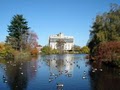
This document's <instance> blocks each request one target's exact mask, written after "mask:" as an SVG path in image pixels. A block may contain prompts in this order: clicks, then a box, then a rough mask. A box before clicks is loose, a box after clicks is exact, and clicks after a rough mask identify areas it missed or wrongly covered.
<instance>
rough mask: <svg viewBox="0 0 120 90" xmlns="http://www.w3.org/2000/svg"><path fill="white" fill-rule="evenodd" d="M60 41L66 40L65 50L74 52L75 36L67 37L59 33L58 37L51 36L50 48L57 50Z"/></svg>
mask: <svg viewBox="0 0 120 90" xmlns="http://www.w3.org/2000/svg"><path fill="white" fill-rule="evenodd" d="M58 40H64V42H65V43H64V46H63V48H64V50H72V47H73V46H74V37H73V36H65V35H64V34H63V33H59V34H56V35H51V36H50V37H49V46H50V47H51V48H52V49H57V41H58Z"/></svg>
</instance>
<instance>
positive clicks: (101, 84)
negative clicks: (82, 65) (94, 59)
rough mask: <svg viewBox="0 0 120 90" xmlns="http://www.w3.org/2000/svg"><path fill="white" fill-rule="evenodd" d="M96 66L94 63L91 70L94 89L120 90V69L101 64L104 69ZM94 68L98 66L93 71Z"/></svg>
mask: <svg viewBox="0 0 120 90" xmlns="http://www.w3.org/2000/svg"><path fill="white" fill-rule="evenodd" d="M95 66H96V65H95V63H94V65H93V67H92V68H91V69H90V71H89V74H90V77H91V79H90V81H91V87H92V90H120V75H119V72H120V70H118V69H114V68H110V67H106V66H101V68H102V69H103V71H100V69H99V68H98V67H95ZM93 68H97V70H96V71H95V72H93V71H92V69H93Z"/></svg>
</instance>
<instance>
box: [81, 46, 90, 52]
mask: <svg viewBox="0 0 120 90" xmlns="http://www.w3.org/2000/svg"><path fill="white" fill-rule="evenodd" d="M89 51H90V50H89V48H88V47H87V46H84V47H82V48H81V53H85V54H89Z"/></svg>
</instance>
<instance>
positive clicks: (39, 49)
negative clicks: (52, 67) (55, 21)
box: [36, 45, 42, 53]
mask: <svg viewBox="0 0 120 90" xmlns="http://www.w3.org/2000/svg"><path fill="white" fill-rule="evenodd" d="M36 48H37V50H38V51H39V53H40V52H41V49H42V46H41V45H37V46H36Z"/></svg>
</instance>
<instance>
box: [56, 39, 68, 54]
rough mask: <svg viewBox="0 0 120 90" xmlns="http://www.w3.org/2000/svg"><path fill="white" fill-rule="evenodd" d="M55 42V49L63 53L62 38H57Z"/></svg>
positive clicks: (63, 42)
mask: <svg viewBox="0 0 120 90" xmlns="http://www.w3.org/2000/svg"><path fill="white" fill-rule="evenodd" d="M56 42H57V45H56V46H57V49H58V51H59V53H60V54H62V53H64V44H65V43H66V42H65V41H64V40H63V39H59V40H58V41H56Z"/></svg>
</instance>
